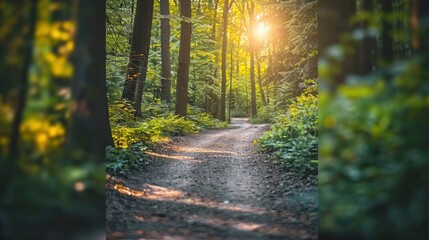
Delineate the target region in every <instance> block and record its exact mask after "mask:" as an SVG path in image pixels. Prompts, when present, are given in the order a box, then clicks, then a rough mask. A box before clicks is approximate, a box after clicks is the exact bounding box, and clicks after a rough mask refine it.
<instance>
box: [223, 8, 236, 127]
mask: <svg viewBox="0 0 429 240" xmlns="http://www.w3.org/2000/svg"><path fill="white" fill-rule="evenodd" d="M233 3H234V0H231V4H229V3H228V0H224V5H223V14H222V19H223V24H222V66H221V68H222V86H221V99H220V120H222V121H225V109H226V50H227V44H228V12H229V10H230V9H231V6H232V4H233Z"/></svg>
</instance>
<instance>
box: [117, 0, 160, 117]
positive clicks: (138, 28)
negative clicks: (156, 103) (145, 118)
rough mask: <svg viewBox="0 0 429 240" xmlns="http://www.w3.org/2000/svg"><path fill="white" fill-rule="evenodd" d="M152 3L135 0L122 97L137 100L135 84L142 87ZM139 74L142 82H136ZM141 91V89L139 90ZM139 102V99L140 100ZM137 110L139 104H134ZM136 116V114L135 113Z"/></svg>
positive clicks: (148, 0)
mask: <svg viewBox="0 0 429 240" xmlns="http://www.w3.org/2000/svg"><path fill="white" fill-rule="evenodd" d="M153 3H154V0H137V6H136V15H135V18H134V28H133V39H132V44H131V53H130V60H129V63H128V71H127V75H126V78H125V84H124V90H123V92H122V99H125V100H129V101H132V102H134V103H136V102H137V98H141V97H142V96H138V97H137V98H136V92H137V86H139V87H140V88H143V85H144V82H145V79H146V73H147V65H148V60H149V58H148V56H149V46H150V35H151V29H152V19H153ZM141 59H143V61H144V62H143V63H144V64H143V71H142V72H141V73H139V64H140V62H141ZM139 74H142V75H143V76H142V78H141V79H142V82H141V83H139V84H137V81H138V78H139ZM139 92H141V93H143V90H139ZM140 103H141V100H140ZM135 108H136V110H137V111H141V110H139V108H141V107H140V106H138V104H136V105H135ZM136 115H137V116H138V114H137V113H136Z"/></svg>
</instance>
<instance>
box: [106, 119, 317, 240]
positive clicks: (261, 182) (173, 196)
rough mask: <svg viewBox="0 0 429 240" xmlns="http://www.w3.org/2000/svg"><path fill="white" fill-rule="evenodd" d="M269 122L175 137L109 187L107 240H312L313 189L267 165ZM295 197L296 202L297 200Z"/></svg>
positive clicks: (314, 235) (242, 123)
mask: <svg viewBox="0 0 429 240" xmlns="http://www.w3.org/2000/svg"><path fill="white" fill-rule="evenodd" d="M267 128H268V125H253V124H249V123H247V121H246V119H233V124H232V125H231V127H230V128H228V129H222V130H211V131H207V132H204V133H200V134H195V135H190V136H185V137H177V138H175V139H173V142H172V143H170V144H167V145H166V148H165V149H164V150H163V151H160V152H157V153H151V154H152V155H153V157H154V160H153V163H152V164H151V165H150V167H149V169H147V170H145V171H133V172H131V173H129V174H128V177H126V178H125V177H111V178H110V179H109V180H108V185H107V189H106V190H107V196H106V197H107V210H106V218H107V239H169V240H173V239H174V240H179V239H180V240H181V239H183V240H188V239H246V240H250V239H317V202H316V201H317V200H316V199H317V192H316V190H315V188H314V187H305V186H303V183H301V182H300V180H298V178H296V177H294V176H293V174H292V175H290V174H289V175H288V174H285V173H282V172H281V171H279V170H278V169H277V168H274V167H272V166H270V165H269V164H267V161H266V158H267V156H266V155H263V154H258V153H256V152H255V150H254V144H253V141H254V139H257V138H258V137H260V135H261V134H262V133H263V132H264V131H266V129H267ZM297 196H298V197H297Z"/></svg>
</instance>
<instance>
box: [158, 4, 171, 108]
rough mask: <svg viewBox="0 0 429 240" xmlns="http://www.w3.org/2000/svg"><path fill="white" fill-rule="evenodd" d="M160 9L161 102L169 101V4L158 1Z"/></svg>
mask: <svg viewBox="0 0 429 240" xmlns="http://www.w3.org/2000/svg"><path fill="white" fill-rule="evenodd" d="M160 7H161V60H162V66H161V67H162V70H161V85H162V88H161V100H162V101H166V102H170V101H171V60H170V3H169V0H160Z"/></svg>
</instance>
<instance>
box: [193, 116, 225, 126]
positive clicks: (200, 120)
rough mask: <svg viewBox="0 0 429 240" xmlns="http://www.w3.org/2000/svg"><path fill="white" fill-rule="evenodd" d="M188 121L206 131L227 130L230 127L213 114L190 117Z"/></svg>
mask: <svg viewBox="0 0 429 240" xmlns="http://www.w3.org/2000/svg"><path fill="white" fill-rule="evenodd" d="M188 119H189V120H191V121H193V122H195V123H196V124H197V125H198V126H199V127H201V128H204V129H214V128H225V127H227V126H228V124H227V123H226V122H223V121H220V120H218V119H215V118H213V116H212V115H211V114H208V113H200V114H197V115H190V116H188Z"/></svg>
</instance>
